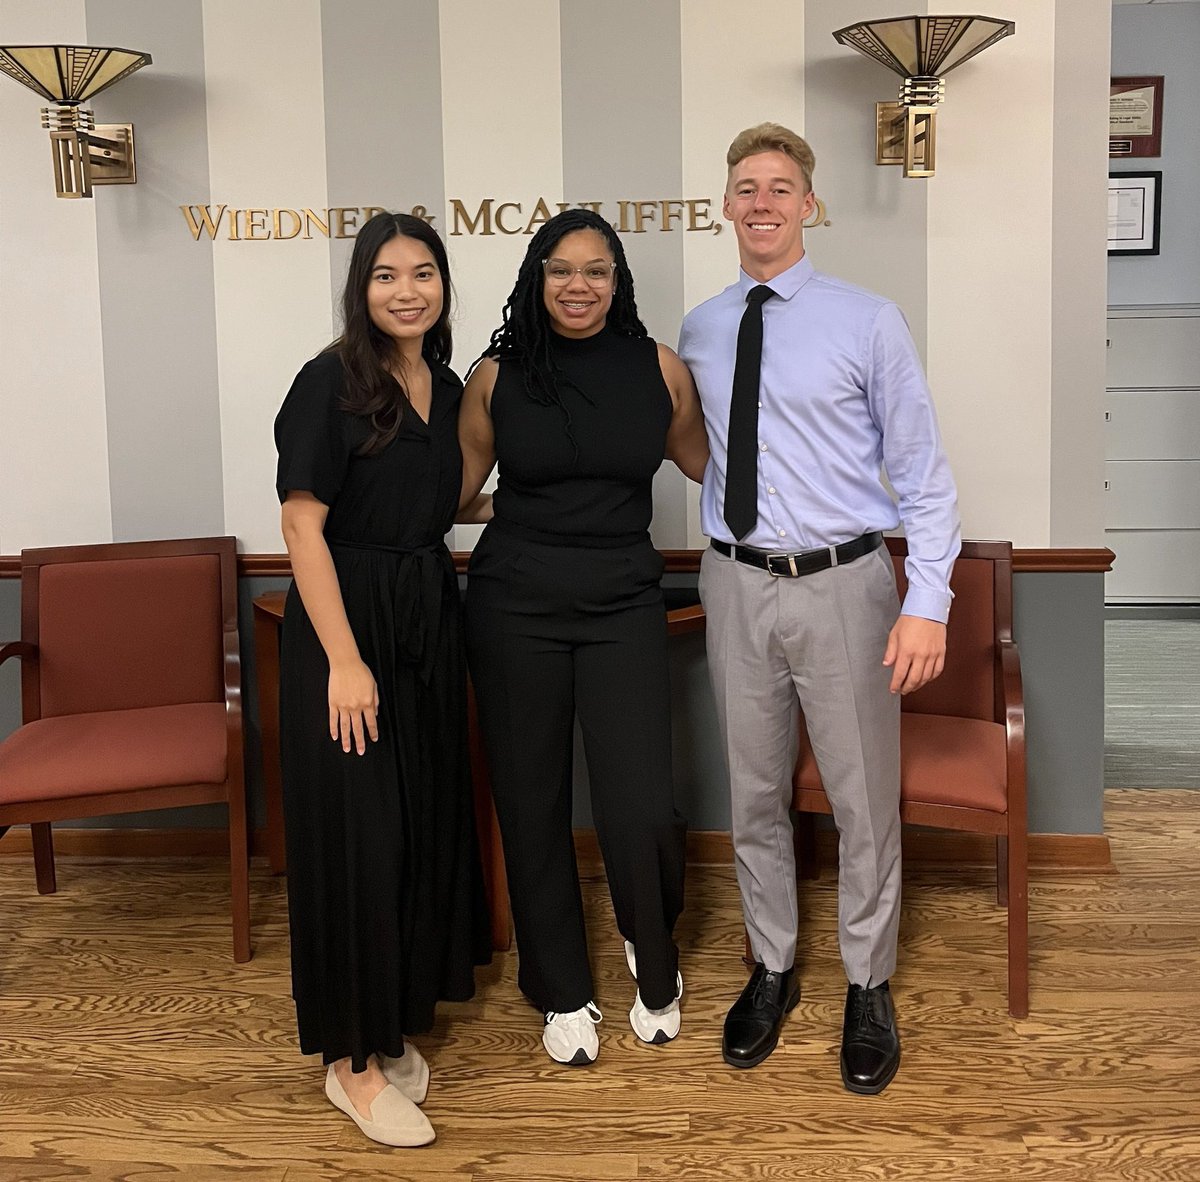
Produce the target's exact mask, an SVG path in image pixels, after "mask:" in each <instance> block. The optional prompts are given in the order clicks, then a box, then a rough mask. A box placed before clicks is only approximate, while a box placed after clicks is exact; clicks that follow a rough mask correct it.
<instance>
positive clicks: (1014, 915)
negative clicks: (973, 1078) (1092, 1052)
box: [1006, 831, 1029, 1018]
mask: <svg viewBox="0 0 1200 1182" xmlns="http://www.w3.org/2000/svg"><path fill="white" fill-rule="evenodd" d="M1006 844H1007V846H1008V1012H1009V1013H1010V1014H1011V1015H1012V1016H1013V1017H1014V1018H1025V1017H1028V1016H1029V853H1028V840H1027V838H1026V835H1025V833H1024V832H1023V831H1022V832H1021V833H1010V834H1009V837H1008V840H1007V843H1006Z"/></svg>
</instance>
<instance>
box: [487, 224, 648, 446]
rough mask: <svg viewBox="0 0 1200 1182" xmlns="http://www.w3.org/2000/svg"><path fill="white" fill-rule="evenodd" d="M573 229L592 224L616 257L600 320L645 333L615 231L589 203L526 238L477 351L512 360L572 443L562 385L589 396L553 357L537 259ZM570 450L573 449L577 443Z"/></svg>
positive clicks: (626, 332) (632, 333) (622, 331)
mask: <svg viewBox="0 0 1200 1182" xmlns="http://www.w3.org/2000/svg"><path fill="white" fill-rule="evenodd" d="M579 230H594V231H595V232H596V233H597V234H599V235H600V236H601V237H602V238H603V239H604V241H605V243H606V245H607V246H608V249H609V251H610V252H611V253H612V257H613V262H614V263H616V271H615V272H614V275H613V282H614V284H615V286H614V289H613V300H612V307H610V308H609V310H608V316H607V319H606V321H605V323H606V325H607V327H609V328H610V329H612V331H613V332H616V333H618V334H619V335H621V336H626V337H646V336H648V335H649V334H648V333H647V332H646V326H645V325H644V324H643V323H642V321H641V319H640V318H639V317H638V310H637V301H636V300H635V299H634V295H633V275H632V273H631V272H630V270H629V264H628V263H627V262H626V260H625V248H624V247H623V246H622V245H621V240H620V238H618V237H617V232H616V231H615V230H614V229H613V228H612V225H611V224H610V223H609V222H607V221H605V219H604V218H602V217H601V216H600V215H599V214H598V213H593V212H592V211H591V210H589V209H568V210H564V211H563V212H562V213H559V214H555V216H554V217H552V218H551V219H550V220H549V221H548V222H546V223H545V224H544V225H543V226H541V228H540V229H539V230H538V232H537V233H536V234H534V236H533V238H532V239H530V242H529V249H528V250H526V252H525V258H524V259H523V260H522V261H521V266H520V269H519V270H518V271H517V281H516V283H515V284H514V285H513V289H512V292H511V294H510V295H509V297H508V301H507V302H506V303H505V305H504V311H503V312H502V313H501V324H500V327H499V328H497V329H496V331H495V332H493V333H492V338H491V341H490V343H489V344H488V346H487V348H486V349H484V351H483V353H482V355H481V357H480V360H482V359H483V358H484V357H495V358H496V359H497V360H499V361H514V362H516V364H517V365H518V366H519V367H520V370H521V377H522V379H523V381H524V385H525V392H526V393H527V394H528V395H529V397H530V398H532V399H533V401H534V402H537V403H540V404H541V405H542V406H557V407H558V408H559V409H560V410H561V411H562V412H563V415H564V416H565V418H566V424H567V434H568V436H570V438H571V443H572V445H575V437H574V435H572V434H571V412H570V411H569V410H568V409H567V407H566V405H565V404H564V403H563V398H562V388H563V385H564V384H565V385H570V386H573V387H574V388H575V390H576V391H577V392H578V393H579V394H581V395H582V396H583V397H584V398H586V399H588V401H589V402H590V401H591V399H590V398H588V394H587V391H585V390H581V389H580V388H579V386H578V385H577V384H576V383H575V382H572V381H571V379H570V378H569V377H567V375H566V374H564V373H563V372H562V370H561V369H560V368H559V367H558V364H557V363H556V361H555V360H554V354H553V352H552V350H551V343H552V341H553V339H554V329H553V328H551V326H550V314H549V313H548V312H547V311H546V305H545V302H544V300H543V295H542V293H543V290H544V284H545V275H544V273H543V271H542V260H543V259H547V258H550V257H552V255H553V252H554V248H555V247H556V246H557V245H558V243H559V242H560V241H561V240H562V239H563V238H565V237H566V236H567V235H568V234H574V233H576V232H577V231H579ZM476 364H478V362H476ZM575 450H576V455H578V450H579V449H578V446H576V447H575Z"/></svg>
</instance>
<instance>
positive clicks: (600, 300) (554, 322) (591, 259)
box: [542, 230, 614, 337]
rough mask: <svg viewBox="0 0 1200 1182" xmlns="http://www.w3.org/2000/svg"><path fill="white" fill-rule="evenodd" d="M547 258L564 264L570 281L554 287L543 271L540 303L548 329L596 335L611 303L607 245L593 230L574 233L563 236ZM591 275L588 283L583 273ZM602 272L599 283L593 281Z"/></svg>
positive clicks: (567, 334) (564, 333)
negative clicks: (570, 272)
mask: <svg viewBox="0 0 1200 1182" xmlns="http://www.w3.org/2000/svg"><path fill="white" fill-rule="evenodd" d="M549 257H550V258H551V259H553V260H554V261H555V262H556V263H564V264H566V267H564V268H562V270H566V269H567V268H570V269H571V271H572V274H571V278H570V279H569V280H568V281H567V282H566V283H564V284H562V285H561V286H558V285H556V284H555V283H554V282H553V281H552V279H551V276H550V274H549V273H547V269H546V268H543V277H542V302H543V303H544V304H545V305H546V311H547V312H549V313H550V327H551V328H552V329H554V331H555V332H556V333H558V334H559V335H560V336H564V337H590V336H594V335H595V334H596V333H598V332H599V331H600V330H601V329H602V328H603V327H604V322H605V320H606V319H607V317H608V310H609V308H611V307H612V301H613V283H614V278H613V266H612V264H613V256H612V251H611V250H609V249H608V243H607V242H605V241H604V237H603V235H602V234H600V233H599V232H598V231H597V230H574V231H572V232H571V233H570V234H564V235H563V236H562V237H561V238H560V239H559V240H558V241H557V242H556V243H555V244H554V246H553V247H551V248H550V251H549ZM588 272H591V273H592V275H593V282H590V283H589V282H588V278H587V273H588ZM601 272H606V273H607V274H606V276H605V278H604V281H603V282H597V281H596V280H597V279H598V278H599V276H600V275H601Z"/></svg>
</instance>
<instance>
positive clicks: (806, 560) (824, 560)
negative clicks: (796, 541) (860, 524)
mask: <svg viewBox="0 0 1200 1182" xmlns="http://www.w3.org/2000/svg"><path fill="white" fill-rule="evenodd" d="M882 544H883V534H881V533H880V532H879V531H878V530H875V531H873V532H872V533H869V534H863V535H862V537H861V538H855V539H854V540H853V541H851V542H843V543H842V544H841V545H840V546H826V547H825V549H824V550H805V551H804V552H803V553H802V554H780V553H776V552H775V551H773V550H756V549H755V548H754V547H753V546H731V545H730V544H729V543H728V542H718V541H716V540H714V541H713V543H712V548H713V549H714V550H715V551H716V552H717V553H718V554H724V555H725V557H726V558H732V559H734V560H736V561H737V562H744V563H745V564H746V565H747V566H753V567H755V568H756V569H758V570H765V571H766V572H767V574H769V575H774V576H775V577H776V578H779V579H798V578H799V577H800V576H801V575H815V574H816V573H817V572H818V571H822V570H829V568H830V567H831V566H841V565H842V564H843V563H846V562H853V561H854V560H855V559H856V558H861V557H862V556H863V555H864V554H870V553H871V551H872V550H878V549H879V547H880V546H881V545H882Z"/></svg>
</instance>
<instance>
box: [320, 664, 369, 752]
mask: <svg viewBox="0 0 1200 1182" xmlns="http://www.w3.org/2000/svg"><path fill="white" fill-rule="evenodd" d="M378 712H379V687H378V686H377V685H376V684H375V678H374V677H372V676H371V670H370V669H368V668H367V667H366V665H364V664H363V663H362V661H353V662H350V663H347V664H345V665H331V666H330V668H329V737H330V738H331V739H332V740H333V741H334V742H335V743H336V742H337V741H338V739H341V742H342V750H343V751H345V752H346V754H347V755H349V754H350V746H351V743H353V745H354V748H355V750H357V752H358V753H359V755H365V754H366V751H367V736H368V735H369V736H370V738H371V742H372V743H375V742H378V740H379V723H378V721H377V719H376V715H377V714H378Z"/></svg>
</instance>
